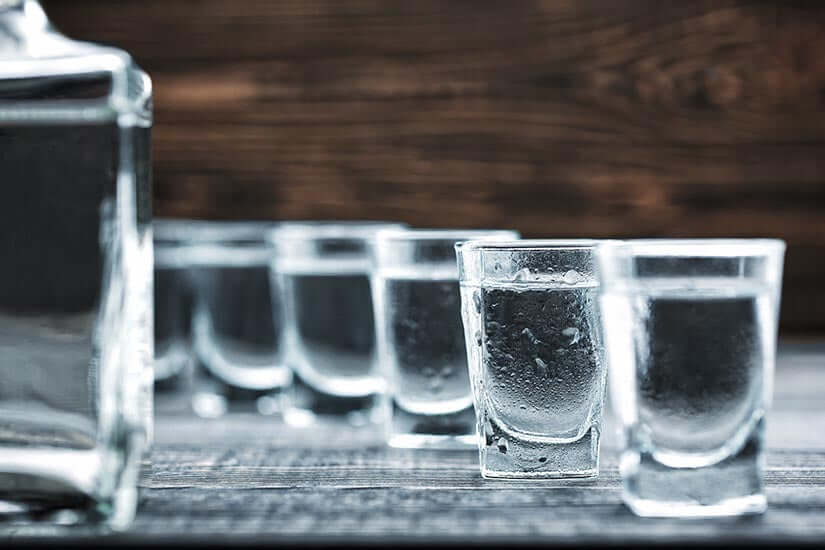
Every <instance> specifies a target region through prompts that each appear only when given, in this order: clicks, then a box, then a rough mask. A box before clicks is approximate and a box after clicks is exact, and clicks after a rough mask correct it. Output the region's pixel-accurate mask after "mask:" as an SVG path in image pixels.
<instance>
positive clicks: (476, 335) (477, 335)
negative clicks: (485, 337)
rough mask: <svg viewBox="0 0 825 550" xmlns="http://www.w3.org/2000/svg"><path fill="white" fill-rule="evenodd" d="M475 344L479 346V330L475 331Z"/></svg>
mask: <svg viewBox="0 0 825 550" xmlns="http://www.w3.org/2000/svg"><path fill="white" fill-rule="evenodd" d="M475 339H476V345H477V346H479V347H481V331H480V330H477V331H476V333H475Z"/></svg>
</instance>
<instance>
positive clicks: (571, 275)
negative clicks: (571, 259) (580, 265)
mask: <svg viewBox="0 0 825 550" xmlns="http://www.w3.org/2000/svg"><path fill="white" fill-rule="evenodd" d="M580 279H581V276H580V275H579V272H578V271H576V270H575V269H571V270H570V271H568V272H567V273H565V274H564V278H563V279H562V280H563V281H564V282H565V283H567V284H568V285H574V284H576V283H578V282H579V280H580Z"/></svg>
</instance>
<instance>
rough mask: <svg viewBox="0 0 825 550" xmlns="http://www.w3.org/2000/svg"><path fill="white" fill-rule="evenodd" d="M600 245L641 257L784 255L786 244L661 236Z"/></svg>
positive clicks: (756, 239) (762, 240)
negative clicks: (659, 237)
mask: <svg viewBox="0 0 825 550" xmlns="http://www.w3.org/2000/svg"><path fill="white" fill-rule="evenodd" d="M599 248H603V249H604V250H613V251H621V252H625V253H627V254H629V255H631V256H642V257H680V258H740V257H749V256H767V255H771V254H781V253H783V252H784V251H785V249H786V248H787V245H786V243H785V241H784V240H782V239H769V238H688V239H677V238H661V239H627V240H613V241H604V242H603V243H601V244H600V245H599Z"/></svg>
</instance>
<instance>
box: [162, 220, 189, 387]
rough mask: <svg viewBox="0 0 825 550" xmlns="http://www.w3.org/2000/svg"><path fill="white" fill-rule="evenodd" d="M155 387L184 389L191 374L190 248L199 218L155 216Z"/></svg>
mask: <svg viewBox="0 0 825 550" xmlns="http://www.w3.org/2000/svg"><path fill="white" fill-rule="evenodd" d="M152 225H153V233H154V251H155V263H154V300H155V317H154V333H155V358H154V380H155V391H156V392H158V393H163V392H171V391H176V390H178V389H181V387H182V386H183V385H184V383H185V379H186V376H187V374H191V367H192V349H191V347H192V346H191V325H192V301H193V291H192V285H191V281H190V276H189V269H190V262H189V259H188V251H189V249H190V248H191V246H192V236H193V234H194V235H197V227H198V222H192V221H187V220H173V219H155V220H154V222H153V223H152Z"/></svg>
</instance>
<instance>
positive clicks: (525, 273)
mask: <svg viewBox="0 0 825 550" xmlns="http://www.w3.org/2000/svg"><path fill="white" fill-rule="evenodd" d="M530 275H531V273H530V268H529V267H525V268H523V269H519V270H518V271H516V274H515V275H513V280H514V281H529V280H530Z"/></svg>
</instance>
